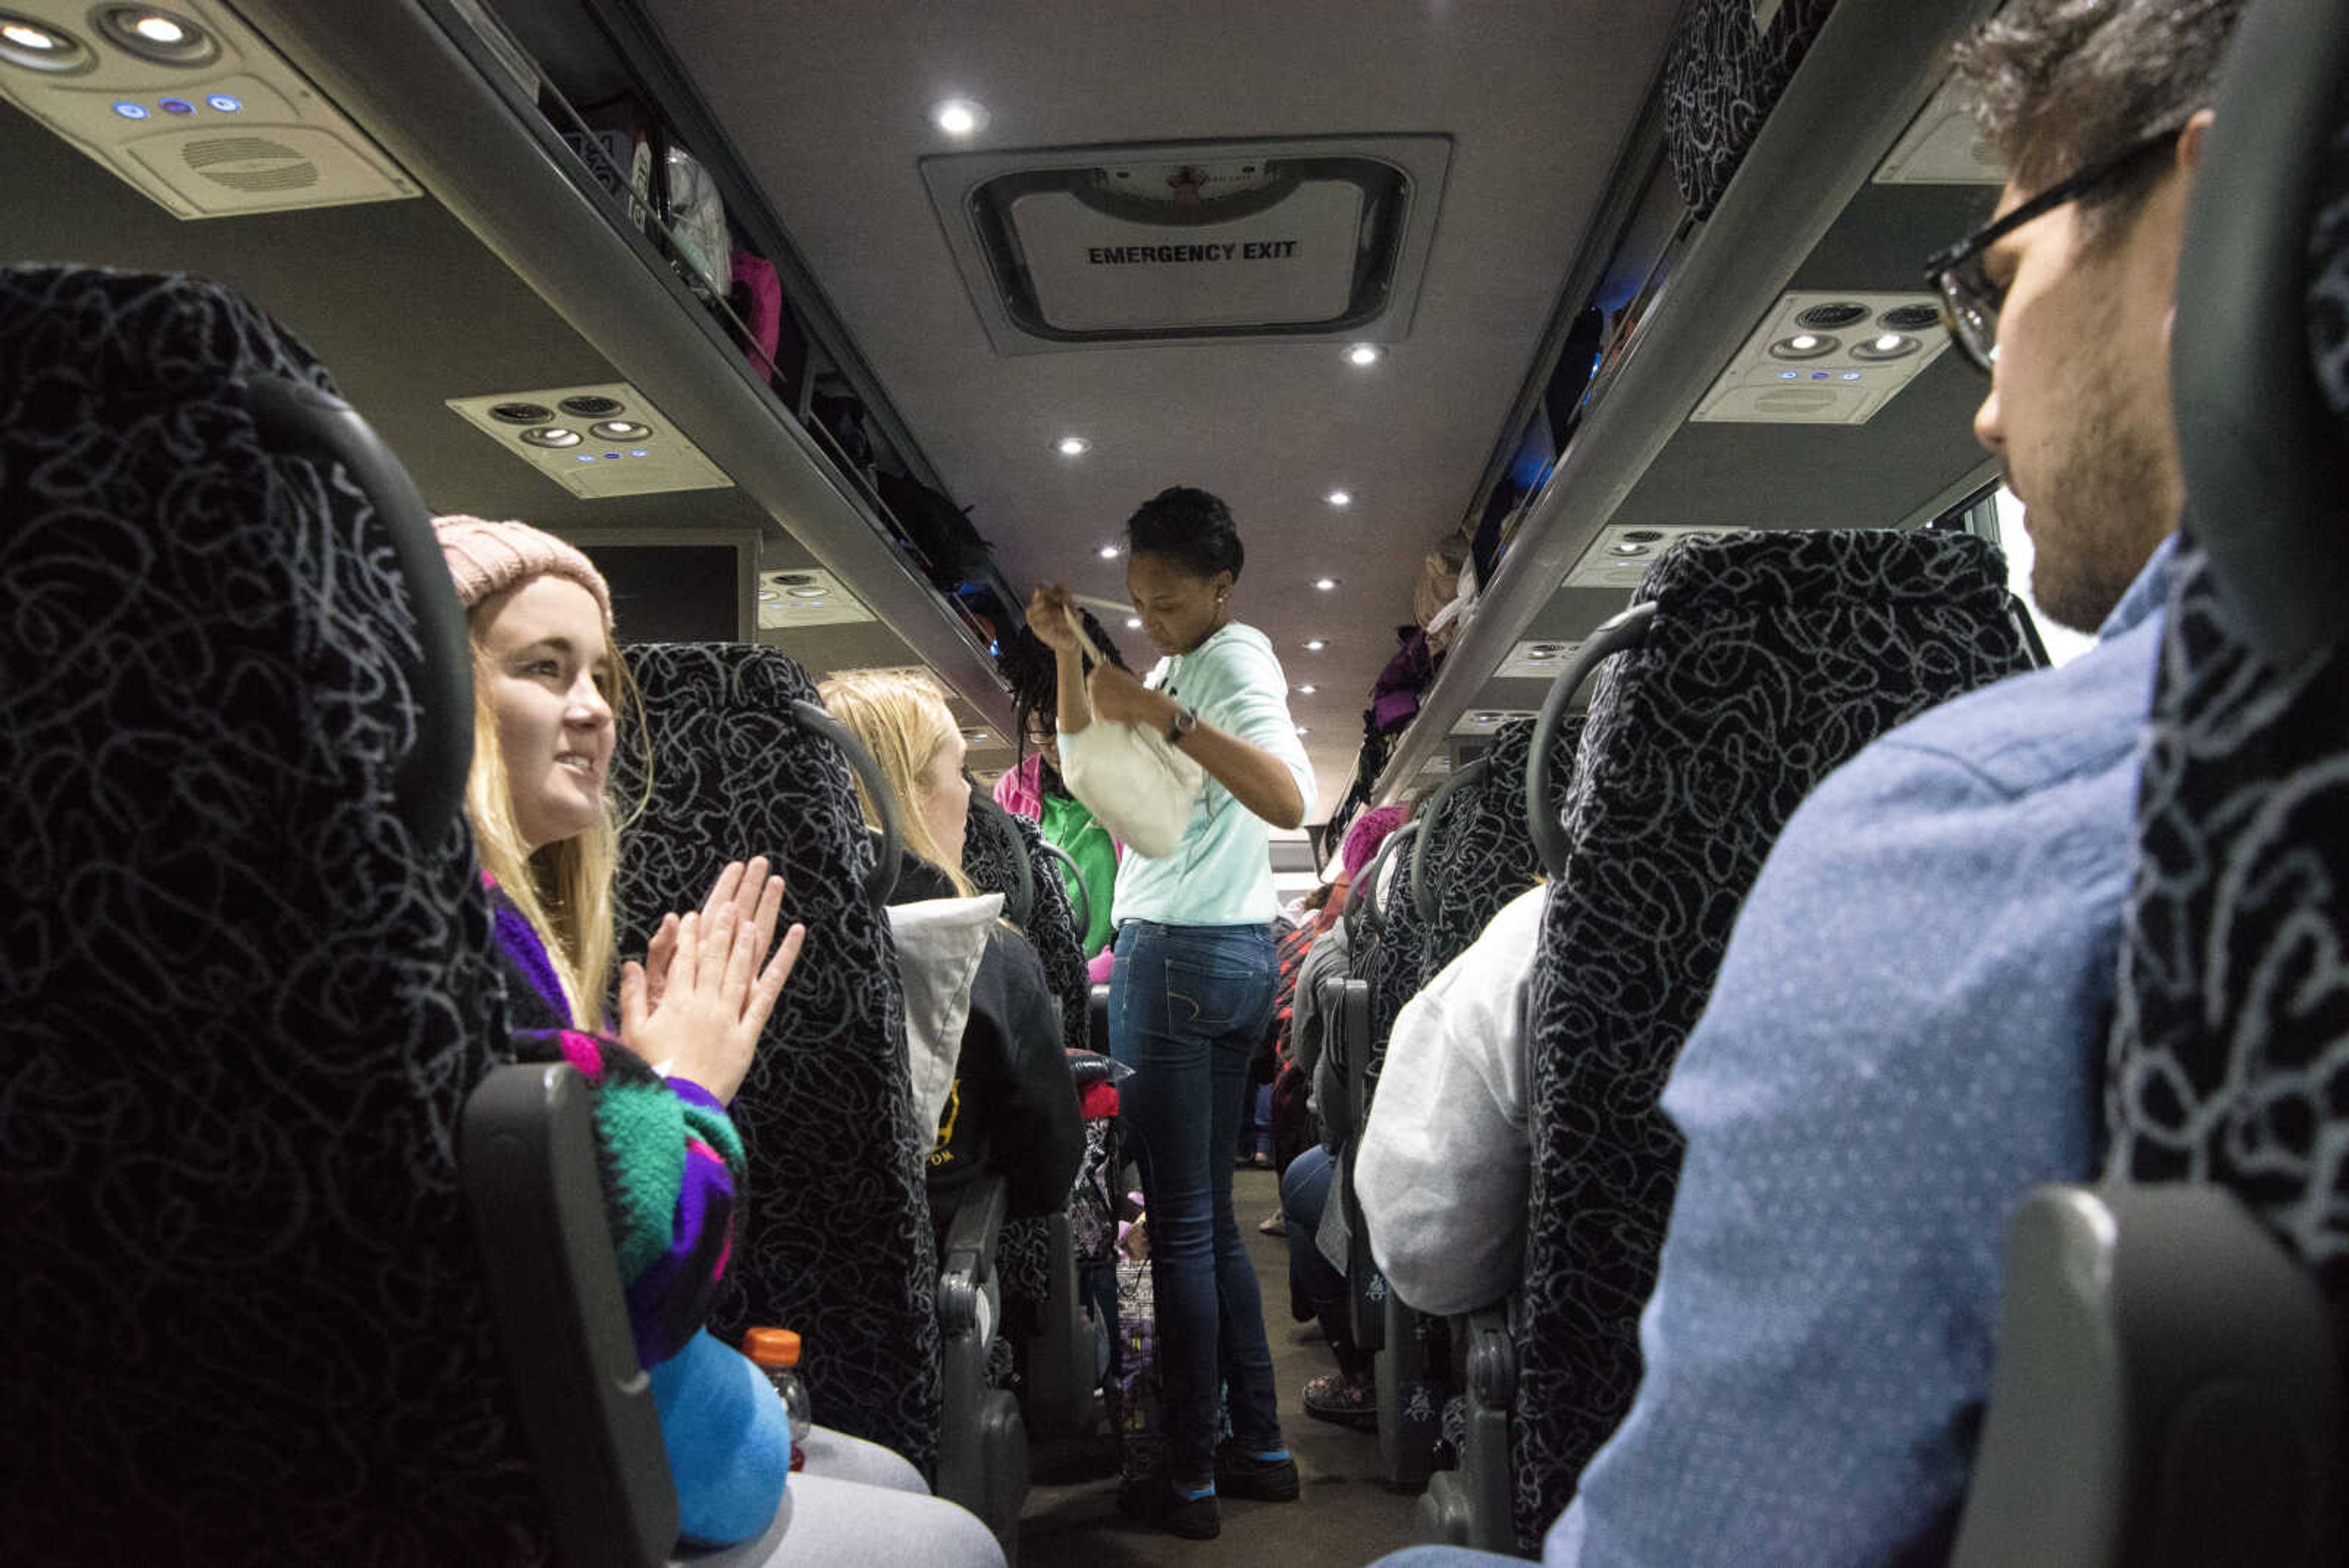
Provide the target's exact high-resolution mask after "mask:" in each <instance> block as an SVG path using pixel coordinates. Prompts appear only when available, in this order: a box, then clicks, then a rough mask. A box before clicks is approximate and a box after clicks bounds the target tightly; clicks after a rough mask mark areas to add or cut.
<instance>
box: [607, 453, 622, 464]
mask: <svg viewBox="0 0 2349 1568" xmlns="http://www.w3.org/2000/svg"><path fill="white" fill-rule="evenodd" d="M604 455H605V457H608V458H610V459H611V460H612V461H613V462H619V461H620V454H619V453H618V452H605V454H604Z"/></svg>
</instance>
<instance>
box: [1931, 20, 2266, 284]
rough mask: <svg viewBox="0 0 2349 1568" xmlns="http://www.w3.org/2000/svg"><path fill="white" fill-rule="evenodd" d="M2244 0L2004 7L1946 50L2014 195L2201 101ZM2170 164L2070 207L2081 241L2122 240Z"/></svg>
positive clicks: (2152, 166) (2136, 173)
mask: <svg viewBox="0 0 2349 1568" xmlns="http://www.w3.org/2000/svg"><path fill="white" fill-rule="evenodd" d="M2243 5H2244V0H2011V3H2010V4H2009V5H2005V6H2003V7H2002V8H2001V9H2000V10H1999V11H1998V13H1997V14H1996V15H1994V16H1991V17H1989V18H1987V19H1986V20H1984V21H1982V23H1980V24H1979V25H1977V26H1975V27H1974V28H1973V29H1972V30H1971V32H1969V33H1968V34H1966V35H1965V36H1963V37H1962V38H1961V39H1959V41H1958V42H1957V44H1956V45H1955V46H1954V47H1952V49H1951V67H1952V68H1953V70H1954V73H1955V76H1956V79H1957V80H1958V82H1959V83H1960V85H1961V86H1962V87H1963V88H1967V89H1968V90H1969V91H1971V94H1972V95H1973V98H1974V100H1975V106H1976V107H1975V111H1974V114H1975V119H1976V120H1977V121H1978V122H1979V123H1980V125H1981V127H1982V134H1983V135H1984V136H1985V137H1987V138H1989V140H1990V141H1991V143H1992V145H1993V146H1995V147H1996V148H1997V149H1998V151H1999V153H2000V155H2001V156H2002V158H2004V160H2005V161H2006V169H2007V174H2008V177H2009V178H2010V179H2012V180H2013V182H2014V183H2015V184H2016V185H2017V186H2019V187H2020V188H2022V189H2023V190H2025V191H2038V190H2044V189H2045V188H2046V187H2047V186H2049V185H2052V184H2054V182H2056V181H2058V180H2061V179H2063V178H2064V176H2065V175H2067V174H2069V173H2071V172H2072V171H2074V170H2075V169H2081V168H2085V166H2087V165H2088V164H2091V163H2094V162H2095V161H2098V160H2100V159H2104V158H2109V157H2111V156H2113V155H2114V154H2116V153H2117V152H2120V151H2122V150H2124V149H2125V148H2127V146H2128V145H2129V144H2130V143H2131V142H2133V141H2137V140H2140V139H2142V138H2144V137H2147V136H2152V135H2156V134H2158V132H2160V131H2161V130H2163V129H2164V128H2165V127H2168V128H2177V127H2180V126H2183V125H2184V124H2185V123H2186V121H2187V119H2189V118H2190V117H2191V116H2192V115H2193V113H2194V111H2195V110H2196V109H2201V108H2203V107H2204V106H2206V105H2207V104H2209V101H2210V99H2211V97H2212V95H2213V94H2214V92H2215V91H2216V90H2217V87H2218V80H2219V67H2220V63H2221V62H2222V61H2223V60H2224V59H2225V57H2226V53H2227V44H2228V41H2229V40H2230V38H2231V37H2233V36H2234V31H2235V23H2236V21H2237V20H2238V18H2240V16H2242V12H2243ZM2169 168H2170V164H2169V163H2168V161H2164V160H2161V159H2158V158H2150V157H2148V158H2147V160H2146V161H2144V162H2143V163H2142V164H2140V165H2138V166H2137V167H2136V168H2134V169H2131V170H2129V171H2127V173H2126V174H2125V175H2124V176H2123V177H2121V178H2118V179H2116V180H2113V181H2111V182H2107V183H2106V184H2105V185H2103V186H2101V187H2099V188H2097V189H2096V190H2094V191H2091V192H2087V193H2086V194H2085V195H2084V196H2082V197H2081V198H2080V202H2079V211H2080V224H2081V237H2082V239H2083V241H2084V242H2086V243H2089V244H2095V243H2096V242H2097V241H2100V240H2103V239H2105V238H2106V237H2108V236H2110V235H2114V234H2119V233H2121V232H2122V231H2124V230H2126V229H2127V227H2128V225H2129V223H2131V221H2132V220H2134V219H2135V218H2136V216H2137V213H2138V212H2139V211H2141V210H2142V209H2143V207H2144V205H2145V201H2146V198H2147V196H2148V195H2150V194H2151V193H2152V192H2153V189H2154V187H2155V186H2156V185H2157V184H2158V183H2159V182H2160V181H2161V178H2162V175H2163V174H2164V173H2165V172H2167V171H2168V169H2169Z"/></svg>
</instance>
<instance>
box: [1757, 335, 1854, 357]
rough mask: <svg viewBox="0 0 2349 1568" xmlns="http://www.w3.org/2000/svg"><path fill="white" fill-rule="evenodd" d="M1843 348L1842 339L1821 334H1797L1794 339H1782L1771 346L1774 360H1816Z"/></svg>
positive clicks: (1771, 354) (1771, 355)
mask: <svg viewBox="0 0 2349 1568" xmlns="http://www.w3.org/2000/svg"><path fill="white" fill-rule="evenodd" d="M1842 346H1843V344H1842V340H1841V339H1840V338H1837V337H1829V336H1827V335H1826V334H1825V333H1820V332H1797V333H1795V335H1794V336H1793V337H1781V338H1779V339H1778V340H1777V341H1776V342H1775V343H1773V344H1771V345H1770V357H1771V358H1774V359H1816V358H1819V357H1820V356H1821V355H1824V354H1832V353H1834V352H1835V351H1836V350H1837V348H1841V347H1842Z"/></svg>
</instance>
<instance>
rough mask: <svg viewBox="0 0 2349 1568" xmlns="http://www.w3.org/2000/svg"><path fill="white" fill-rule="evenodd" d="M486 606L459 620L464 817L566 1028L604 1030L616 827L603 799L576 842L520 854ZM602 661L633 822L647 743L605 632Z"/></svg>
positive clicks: (614, 922)
mask: <svg viewBox="0 0 2349 1568" xmlns="http://www.w3.org/2000/svg"><path fill="white" fill-rule="evenodd" d="M494 602H496V601H495V599H493V598H492V599H485V600H483V601H482V604H481V606H476V607H474V608H473V609H472V610H471V611H469V612H468V613H467V615H466V617H465V621H466V627H467V629H468V631H469V632H470V633H471V634H472V635H471V642H472V647H473V766H472V771H471V773H469V774H466V776H465V816H466V818H467V820H468V821H470V822H471V824H472V826H473V846H474V852H475V853H476V854H477V855H479V856H480V857H481V869H482V870H484V871H487V872H488V873H489V874H490V875H491V876H492V877H495V878H496V879H497V884H498V887H499V888H500V889H501V890H502V891H503V892H504V894H505V896H506V897H507V898H511V899H512V900H513V904H514V907H515V908H516V909H520V910H521V911H522V912H523V918H524V919H527V920H529V921H530V924H531V929H533V930H534V931H536V932H537V933H538V936H539V940H541V941H543V942H544V943H545V944H546V956H547V959H548V961H550V962H551V963H552V964H553V965H554V978H555V979H556V981H559V982H560V983H561V984H562V986H563V994H564V1001H566V1002H569V1003H570V1004H571V1022H572V1023H573V1024H574V1026H575V1027H577V1028H581V1029H595V1028H598V1027H600V1026H601V1024H602V1023H603V1021H604V1011H605V1007H604V1004H605V998H606V997H607V996H609V995H610V994H611V986H612V971H613V969H614V967H615V965H614V960H615V959H616V957H617V955H618V950H619V945H620V944H619V930H618V919H617V914H616V902H615V900H614V898H613V896H612V885H613V882H614V880H615V879H616V877H617V875H618V872H619V867H620V828H621V822H620V820H619V818H618V816H617V815H616V813H615V812H614V810H613V808H612V800H611V797H610V796H609V795H608V794H607V795H606V796H605V800H604V810H603V811H602V813H601V814H599V815H597V817H596V819H595V826H591V827H589V828H588V829H587V830H586V831H585V832H584V833H577V834H574V835H572V836H570V837H568V838H559V839H556V840H555V841H554V843H552V844H543V845H541V846H539V847H538V849H537V850H536V851H535V852H533V851H532V850H531V849H529V848H528V847H526V846H524V845H523V836H522V829H521V828H520V827H519V826H517V825H516V822H515V818H514V809H513V780H512V776H511V775H509V774H508V773H507V772H506V758H505V748H504V747H503V746H502V745H501V744H500V743H499V741H498V715H497V710H496V709H495V708H494V707H493V706H492V702H491V698H490V694H489V693H490V677H491V675H492V670H491V669H490V665H489V661H488V658H487V650H486V649H484V647H483V646H482V643H481V635H480V633H481V624H482V618H481V608H482V607H486V606H487V605H489V604H492V603H494ZM604 658H605V660H606V662H607V664H608V666H609V668H610V670H611V671H612V692H611V703H612V722H613V723H614V724H615V725H616V727H617V728H618V730H619V732H620V733H621V735H623V736H624V737H625V736H627V735H629V734H630V732H631V731H632V730H633V731H634V733H635V739H636V745H637V748H638V752H639V756H640V762H641V767H640V769H639V771H640V772H641V774H643V778H644V789H643V792H642V794H640V795H639V796H638V798H637V800H636V805H635V807H634V808H633V809H632V810H631V811H630V813H629V819H630V820H634V818H635V816H636V813H637V812H640V811H641V810H642V809H643V808H644V805H645V803H646V801H647V800H648V799H650V798H651V795H652V745H651V739H650V737H649V736H648V735H647V734H646V733H645V732H644V731H643V729H642V727H641V726H636V725H632V724H631V722H630V721H631V720H632V719H633V718H634V717H635V715H636V708H637V699H636V681H635V680H634V679H633V678H632V677H631V676H630V675H629V674H628V666H627V663H626V660H624V659H621V657H620V650H619V649H618V647H617V646H616V645H615V644H614V642H613V640H612V634H611V631H610V630H609V628H606V629H605V633H604Z"/></svg>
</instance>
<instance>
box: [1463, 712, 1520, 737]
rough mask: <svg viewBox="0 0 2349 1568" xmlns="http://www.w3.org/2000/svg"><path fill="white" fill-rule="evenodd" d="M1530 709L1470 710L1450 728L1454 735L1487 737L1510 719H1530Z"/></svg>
mask: <svg viewBox="0 0 2349 1568" xmlns="http://www.w3.org/2000/svg"><path fill="white" fill-rule="evenodd" d="M1533 716H1534V710H1532V709H1531V708H1471V709H1469V710H1468V711H1466V712H1465V713H1463V714H1461V715H1460V722H1458V723H1456V724H1454V725H1453V726H1452V732H1453V733H1454V734H1455V735H1489V734H1491V733H1492V732H1494V731H1495V730H1497V729H1499V728H1500V727H1501V726H1502V725H1504V724H1506V723H1507V722H1509V721H1510V720H1512V719H1530V718H1532V717H1533Z"/></svg>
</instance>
